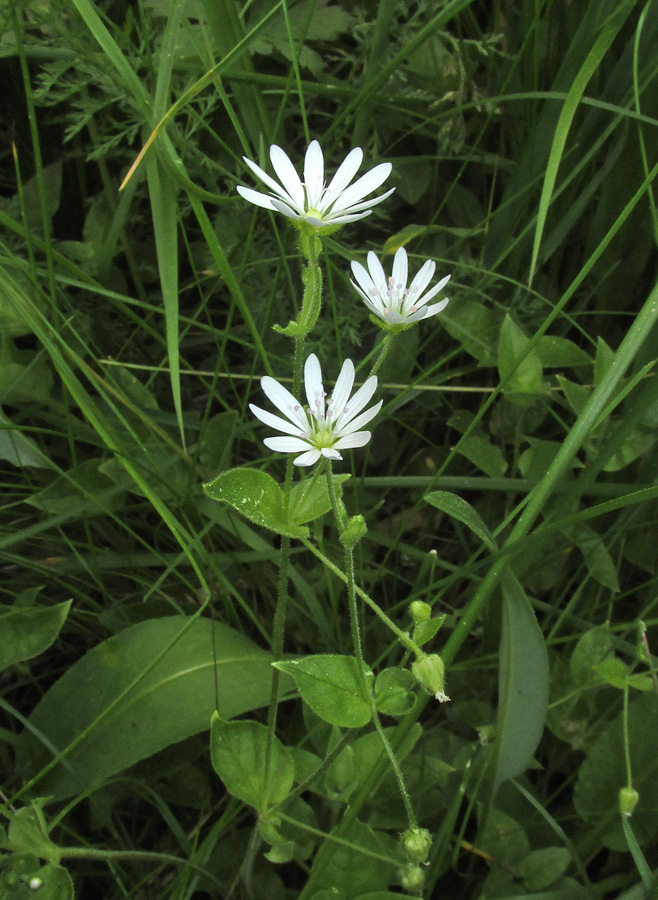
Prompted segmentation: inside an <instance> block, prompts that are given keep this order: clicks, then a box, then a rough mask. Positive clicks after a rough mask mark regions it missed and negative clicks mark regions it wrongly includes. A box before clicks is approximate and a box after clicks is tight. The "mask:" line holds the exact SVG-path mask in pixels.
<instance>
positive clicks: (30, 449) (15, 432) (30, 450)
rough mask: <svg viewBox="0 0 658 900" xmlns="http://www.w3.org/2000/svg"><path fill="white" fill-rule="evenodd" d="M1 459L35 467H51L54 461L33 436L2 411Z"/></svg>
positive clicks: (13, 463)
mask: <svg viewBox="0 0 658 900" xmlns="http://www.w3.org/2000/svg"><path fill="white" fill-rule="evenodd" d="M0 459H4V460H6V461H7V462H8V463H11V464H12V466H19V467H21V468H24V467H25V466H31V467H32V468H35V469H50V468H52V463H51V462H50V460H49V459H48V458H47V457H46V456H44V454H43V453H41V452H40V451H39V448H38V447H37V445H36V444H35V443H34V441H33V440H32V438H29V437H27V435H25V434H23V433H22V431H21V430H20V428H16V427H14V426H13V425H12V424H11V422H10V421H9V419H8V418H7V417H6V416H5V415H3V414H2V412H1V411H0Z"/></svg>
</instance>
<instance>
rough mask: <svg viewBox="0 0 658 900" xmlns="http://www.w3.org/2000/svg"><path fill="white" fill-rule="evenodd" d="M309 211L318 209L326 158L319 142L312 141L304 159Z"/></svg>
mask: <svg viewBox="0 0 658 900" xmlns="http://www.w3.org/2000/svg"><path fill="white" fill-rule="evenodd" d="M304 186H305V188H306V203H307V207H306V208H307V209H317V207H318V204H319V203H320V197H321V196H322V189H323V187H324V158H323V156H322V149H321V147H320V145H319V144H318V142H317V141H311V143H310V144H309V145H308V150H307V151H306V157H305V159H304Z"/></svg>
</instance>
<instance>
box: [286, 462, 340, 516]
mask: <svg viewBox="0 0 658 900" xmlns="http://www.w3.org/2000/svg"><path fill="white" fill-rule="evenodd" d="M349 477H350V476H349V474H343V475H334V476H333V481H334V485H335V486H336V487H338V486H339V485H341V484H343V483H344V482H345V481H347V479H348V478H349ZM330 509H331V498H330V497H329V487H328V485H327V480H326V478H316V479H313V478H305V479H304V480H303V481H299V482H298V483H297V484H296V485H295V486H294V487H293V489H292V491H291V492H290V521H291V522H294V524H295V525H303V524H305V523H306V522H313V521H315V519H319V518H320V516H323V515H324V514H325V513H328V512H329V510H330Z"/></svg>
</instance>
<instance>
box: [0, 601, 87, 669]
mask: <svg viewBox="0 0 658 900" xmlns="http://www.w3.org/2000/svg"><path fill="white" fill-rule="evenodd" d="M71 602H72V601H71V600H66V601H65V602H64V603H58V604H56V605H55V606H33V607H29V608H27V609H7V607H0V634H1V635H2V640H0V671H2V670H3V669H6V668H8V667H9V666H13V665H15V664H16V663H18V662H23V661H24V660H26V659H33V658H34V657H35V656H39V654H40V653H43V652H44V650H47V649H48V647H50V645H51V644H52V643H53V641H54V640H55V638H56V637H57V635H58V634H59V632H60V629H61V627H62V625H63V624H64V622H65V621H66V617H67V615H68V613H69V609H70V608H71Z"/></svg>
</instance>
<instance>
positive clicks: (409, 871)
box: [400, 863, 425, 897]
mask: <svg viewBox="0 0 658 900" xmlns="http://www.w3.org/2000/svg"><path fill="white" fill-rule="evenodd" d="M424 882H425V873H424V872H423V870H422V869H421V867H420V866H414V865H412V864H411V863H409V865H407V866H405V867H404V869H402V870H401V871H400V884H401V885H402V887H403V888H404V889H405V891H406V892H407V893H408V894H414V895H415V896H416V897H420V896H421V895H422V891H423V884H424Z"/></svg>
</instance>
